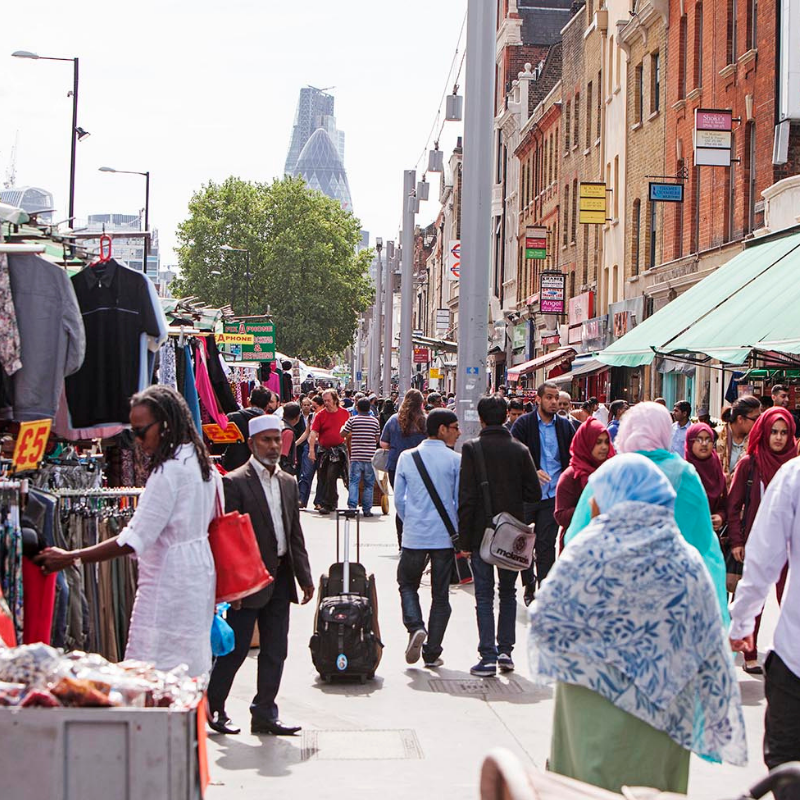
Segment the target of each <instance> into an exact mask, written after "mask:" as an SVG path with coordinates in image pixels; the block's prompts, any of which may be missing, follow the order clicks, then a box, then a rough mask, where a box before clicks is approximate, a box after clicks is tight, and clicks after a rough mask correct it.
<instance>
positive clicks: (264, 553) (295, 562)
mask: <svg viewBox="0 0 800 800" xmlns="http://www.w3.org/2000/svg"><path fill="white" fill-rule="evenodd" d="M278 481H279V486H280V490H281V500H282V506H283V508H282V511H283V529H284V531H285V532H286V554H285V555H284V558H288V559H289V564H290V566H291V568H292V574H293V575H294V577H295V579H296V580H297V581H298V582H299V583H300V585H301V586H313V585H314V578H313V576H312V575H311V567H310V566H309V563H308V552H307V551H306V543H305V539H304V538H303V529H302V528H301V527H300V503H299V495H298V491H297V481H296V480H295V479H294V478H293V477H292V476H291V475H287V474H286V473H285V472H278ZM222 482H223V486H224V487H225V510H226V511H227V512H230V511H238V512H239V513H240V514H249V515H250V520H251V522H252V523H253V530H254V531H255V533H256V539H257V540H258V548H259V550H260V551H261V558H262V559H263V560H264V565H265V566H266V568H267V569H268V570H269V573H270V575H272V576H277V574H278V540H277V538H276V537H275V527H274V526H273V524H272V516H271V514H270V510H269V505H268V504H267V496H266V494H265V493H264V487H263V485H262V483H261V479H260V478H259V477H258V473H257V472H256V471H255V469H254V468H253V465H252V464H251V463H250V462H249V461H248V462H247V463H246V464H245V465H244V466H242V467H239V469H235V470H234V471H233V472H229V473H228V474H227V475H225V476H224V477H223V479H222ZM274 585H275V584H274V583H272V584H270V585H269V586H267V588H266V589H262V590H261V591H260V592H257V593H256V594H252V595H250V596H249V597H245V598H244V600H242V606H243V607H244V608H261V607H262V606H265V605H266V604H267V603H268V602H269V599H270V597H272V588H273V586H274ZM297 601H298V598H297V587H296V586H295V584H294V582H292V602H293V603H296V602H297Z"/></svg>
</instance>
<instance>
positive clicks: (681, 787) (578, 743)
mask: <svg viewBox="0 0 800 800" xmlns="http://www.w3.org/2000/svg"><path fill="white" fill-rule="evenodd" d="M690 755H691V754H690V752H689V751H688V750H687V749H686V748H684V747H681V746H680V745H679V744H678V743H677V742H674V741H673V740H672V739H670V737H669V736H668V735H667V734H666V733H664V732H663V731H658V730H656V729H655V728H653V727H652V726H651V725H648V724H647V723H646V722H643V721H642V720H640V719H637V718H636V717H634V716H633V715H632V714H629V713H628V712H627V711H623V710H622V709H620V708H617V707H616V706H615V705H614V704H613V703H611V702H610V701H609V700H606V699H605V697H601V696H600V695H599V694H597V692H593V691H592V690H591V689H587V688H585V687H583V686H574V685H572V684H568V683H558V684H556V704H555V714H554V720H553V738H552V741H551V744H550V761H549V768H550V771H551V772H557V773H558V774H559V775H566V776H567V777H568V778H574V779H575V780H579V781H583V782H584V783H591V784H592V785H594V786H599V787H600V788H602V789H607V790H608V791H610V792H617V793H619V792H620V790H621V788H622V787H623V786H650V787H652V788H654V789H660V790H661V791H662V792H678V793H679V794H686V790H687V787H688V785H689V756H690Z"/></svg>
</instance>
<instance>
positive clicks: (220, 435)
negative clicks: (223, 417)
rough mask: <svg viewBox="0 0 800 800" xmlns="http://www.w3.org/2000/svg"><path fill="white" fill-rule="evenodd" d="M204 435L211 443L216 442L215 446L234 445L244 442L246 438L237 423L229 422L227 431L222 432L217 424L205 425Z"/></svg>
mask: <svg viewBox="0 0 800 800" xmlns="http://www.w3.org/2000/svg"><path fill="white" fill-rule="evenodd" d="M203 433H204V434H205V435H206V436H207V437H208V438H209V440H210V441H212V442H214V444H234V443H235V442H243V441H244V436H242V432H241V431H240V430H239V428H238V426H237V425H236V423H235V422H229V423H228V427H227V428H225V430H222V428H221V427H220V426H219V425H217V424H216V423H211V424H210V425H203Z"/></svg>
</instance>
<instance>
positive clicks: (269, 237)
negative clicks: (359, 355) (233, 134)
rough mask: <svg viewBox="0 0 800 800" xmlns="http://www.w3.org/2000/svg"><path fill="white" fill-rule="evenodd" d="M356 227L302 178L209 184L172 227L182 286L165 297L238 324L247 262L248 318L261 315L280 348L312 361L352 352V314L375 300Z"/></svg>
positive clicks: (351, 218) (242, 309) (366, 256)
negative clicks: (195, 303)
mask: <svg viewBox="0 0 800 800" xmlns="http://www.w3.org/2000/svg"><path fill="white" fill-rule="evenodd" d="M360 227H361V226H360V223H359V221H358V220H357V219H356V218H355V217H354V216H353V215H352V214H351V213H350V212H347V211H343V210H342V208H341V207H340V205H339V203H337V202H336V201H335V200H332V199H330V198H329V197H326V196H325V195H323V194H322V193H321V192H316V191H313V190H311V189H309V188H308V187H307V186H306V184H305V182H304V181H303V180H302V178H290V177H286V178H281V179H276V180H274V181H273V182H272V183H269V184H267V183H258V182H253V181H244V180H241V179H240V178H235V177H230V178H228V179H227V180H225V181H224V182H223V183H221V184H217V183H214V182H213V181H210V182H209V183H207V184H205V185H203V186H202V188H201V189H200V190H199V191H197V192H195V194H194V195H193V197H192V199H191V201H190V203H189V216H188V218H187V219H186V220H185V221H184V222H182V223H181V224H180V225H179V226H178V244H179V247H178V261H179V264H180V277H179V278H178V279H176V280H175V281H174V282H173V283H172V285H171V287H170V288H171V290H172V293H173V294H174V295H176V296H183V297H185V296H188V295H193V296H195V297H198V298H200V299H201V300H202V301H204V302H206V303H208V304H209V305H212V306H218V307H222V306H226V305H231V306H232V307H233V310H234V313H235V314H236V315H239V316H241V315H244V313H245V300H246V284H247V281H246V278H245V274H246V271H247V255H248V254H249V258H250V274H251V278H250V288H249V312H250V314H251V315H255V314H263V313H266V311H267V307H269V310H270V312H271V314H272V317H273V319H274V321H275V334H276V342H277V346H278V349H279V350H280V351H281V352H283V353H286V354H287V355H291V356H297V357H300V358H302V359H303V360H304V361H309V362H311V363H314V362H320V361H322V360H326V359H328V358H330V357H332V356H335V355H337V354H339V353H341V352H342V351H343V350H344V349H345V348H346V347H347V346H348V345H350V344H351V343H352V341H353V336H354V335H355V331H356V325H357V321H358V315H359V313H360V312H362V311H364V310H365V309H366V308H367V307H368V305H369V304H370V303H371V302H372V301H373V298H374V290H373V288H372V284H371V281H370V280H369V277H368V268H369V264H370V263H371V261H372V256H373V254H372V251H371V250H362V251H361V252H356V246H357V245H358V243H359V242H360V240H361V233H360ZM222 245H228V246H229V247H235V248H241V249H242V250H246V251H247V253H245V252H237V251H234V250H221V249H220V247H221V246H222ZM217 273H218V274H217Z"/></svg>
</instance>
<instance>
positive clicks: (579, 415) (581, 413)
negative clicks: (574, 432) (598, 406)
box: [572, 400, 592, 424]
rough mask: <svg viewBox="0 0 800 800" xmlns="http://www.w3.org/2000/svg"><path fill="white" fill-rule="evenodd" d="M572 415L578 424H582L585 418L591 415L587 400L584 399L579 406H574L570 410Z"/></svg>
mask: <svg viewBox="0 0 800 800" xmlns="http://www.w3.org/2000/svg"><path fill="white" fill-rule="evenodd" d="M572 416H573V417H575V419H576V420H578V424H583V423H584V422H586V420H587V419H589V417H591V416H592V413H591V406H590V404H589V401H588V400H586V401H585V402H583V403H581V405H580V408H576V409H575V410H574V411H573V412H572Z"/></svg>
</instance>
